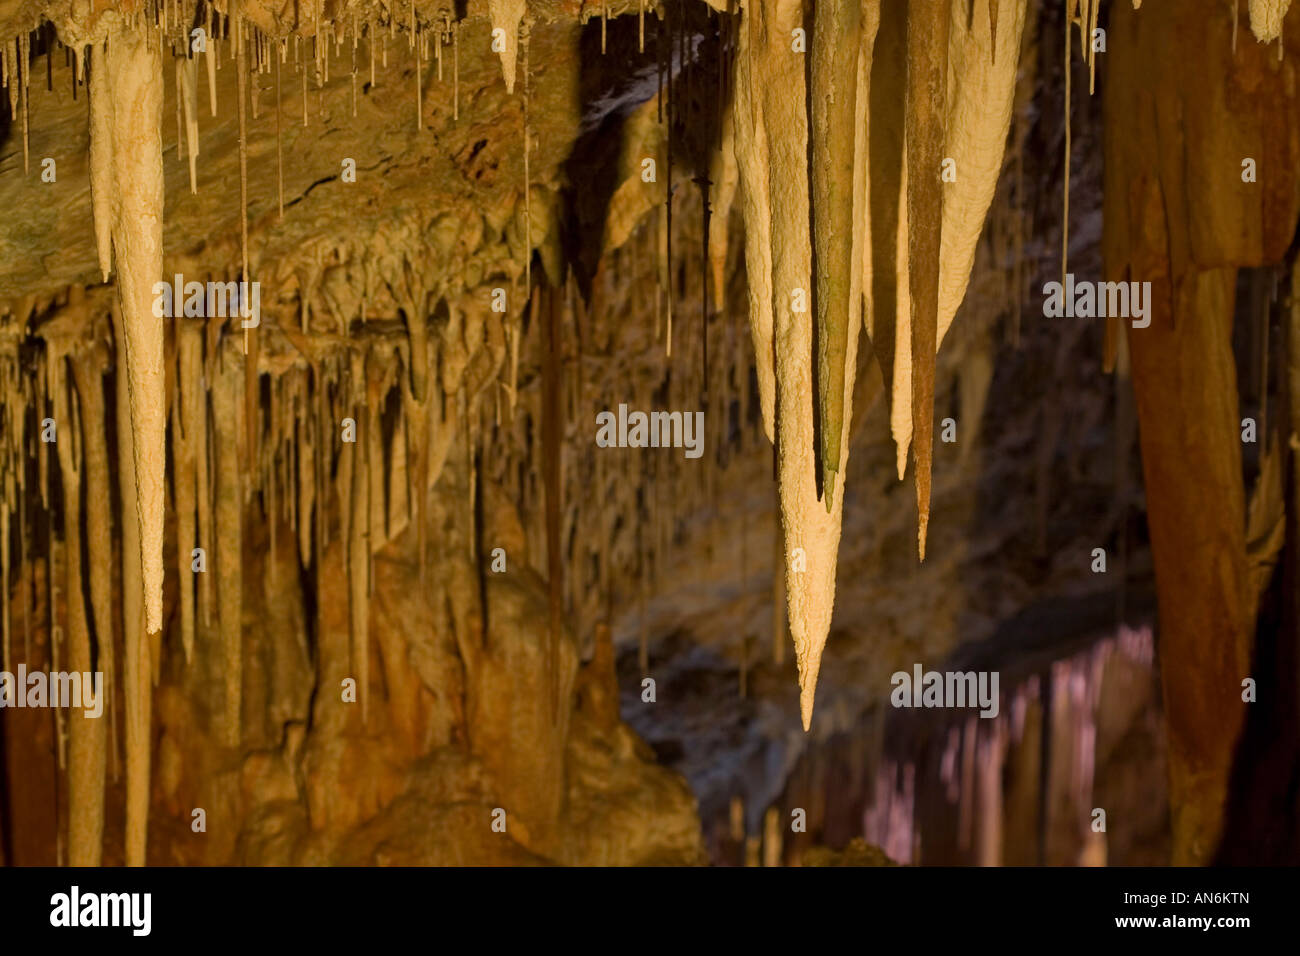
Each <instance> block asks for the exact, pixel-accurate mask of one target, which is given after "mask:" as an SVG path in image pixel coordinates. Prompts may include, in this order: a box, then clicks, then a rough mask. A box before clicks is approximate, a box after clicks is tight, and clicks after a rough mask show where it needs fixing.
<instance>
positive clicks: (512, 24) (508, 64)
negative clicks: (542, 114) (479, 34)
mask: <svg viewBox="0 0 1300 956" xmlns="http://www.w3.org/2000/svg"><path fill="white" fill-rule="evenodd" d="M527 9H528V4H527V2H526V0H488V16H489V17H490V18H491V19H492V30H493V31H494V32H495V31H497V30H504V31H505V43H504V45H503V46H502V47H501V51H500V56H501V73H502V74H503V75H504V76H505V79H506V92H507V93H513V92H514V91H515V61H516V58H517V56H518V52H519V49H518V46H517V44H518V42H519V22H520V21H521V20H522V19H523V18H524V13H525V12H527Z"/></svg>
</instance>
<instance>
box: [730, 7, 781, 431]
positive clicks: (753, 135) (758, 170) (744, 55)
mask: <svg viewBox="0 0 1300 956" xmlns="http://www.w3.org/2000/svg"><path fill="white" fill-rule="evenodd" d="M760 42H762V34H761V32H760V29H759V18H758V16H757V14H756V13H751V12H748V11H747V12H746V13H745V14H744V16H743V22H742V26H741V29H740V32H739V38H738V44H737V51H736V81H735V90H736V94H735V100H734V103H733V105H732V117H733V119H732V122H733V125H734V127H735V138H736V140H735V141H736V145H735V150H736V165H737V167H738V170H739V177H740V194H741V200H742V209H743V211H744V217H745V236H746V241H745V277H746V283H745V285H746V287H747V291H748V294H749V327H750V334H751V336H752V337H753V340H754V362H755V365H756V371H757V376H758V391H759V402H760V403H761V405H762V415H763V430H764V432H766V434H767V438H768V441H775V440H776V431H775V426H774V418H773V416H774V410H775V407H776V371H775V366H774V361H773V351H772V348H773V339H772V304H773V302H774V301H775V299H774V292H773V289H772V207H771V202H770V200H769V198H768V175H769V168H770V167H769V159H768V139H767V138H768V133H767V121H766V118H765V117H764V115H763V100H762V93H761V91H762V82H763V78H762V73H761V66H758V68H757V69H756V64H755V63H754V60H755V59H756V58H757V57H759V56H761V55H763V51H762V50H761V49H755V45H756V44H757V43H760ZM787 294H788V293H787Z"/></svg>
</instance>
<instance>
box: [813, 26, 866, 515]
mask: <svg viewBox="0 0 1300 956" xmlns="http://www.w3.org/2000/svg"><path fill="white" fill-rule="evenodd" d="M861 17H862V4H861V2H860V0H825V2H822V3H820V4H818V5H817V7H816V10H815V19H814V23H813V46H812V52H811V56H812V69H811V77H810V79H811V87H812V88H811V90H810V94H809V99H810V102H811V107H812V108H811V123H810V129H809V134H810V136H809V139H810V142H809V146H810V150H811V151H810V153H809V156H810V157H812V156H816V157H820V160H819V161H818V162H815V163H810V164H809V165H810V168H811V179H812V222H813V236H812V239H813V249H814V259H813V261H814V263H815V269H816V272H815V274H814V276H813V282H814V291H815V295H814V298H813V301H814V304H815V307H816V317H815V320H816V323H817V325H816V335H815V338H814V342H815V346H814V347H815V348H816V355H815V356H814V359H815V362H816V365H817V382H816V388H817V410H818V412H819V413H820V421H819V425H820V427H819V428H815V429H814V434H815V440H816V442H817V456H818V459H819V460H820V464H821V488H822V491H823V494H824V497H825V501H826V509H827V511H829V510H831V507H832V493H833V489H834V487H835V476H836V475H837V474H838V473H839V472H840V470H841V468H840V465H841V462H840V444H841V442H840V439H841V437H842V432H843V431H844V430H845V429H846V428H847V422H846V421H845V419H846V417H847V415H848V414H849V413H851V411H852V410H851V409H846V408H845V403H844V397H845V392H844V373H845V364H846V363H847V362H856V356H854V355H851V354H848V353H847V348H848V340H849V327H850V325H854V326H856V325H857V324H858V323H859V322H860V321H861V301H862V299H861V295H860V294H859V295H856V296H855V295H853V294H852V291H851V289H850V281H851V280H850V277H851V276H852V275H853V274H854V273H855V272H856V271H857V269H856V265H857V263H856V262H855V261H854V252H855V249H854V239H855V232H857V233H858V236H857V238H858V240H859V242H860V241H861V235H860V223H859V222H857V221H855V216H854V213H855V206H854V195H855V189H854V186H855V182H854V180H855V176H854V171H855V168H856V164H855V158H856V156H855V153H856V151H857V147H858V145H859V144H858V142H857V139H858V137H857V128H858V127H857V123H856V119H857V92H858V52H859V46H860V41H859V37H860V31H861V26H862V24H861ZM849 397H850V400H851V399H852V395H851V394H850V396H849Z"/></svg>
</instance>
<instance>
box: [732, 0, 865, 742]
mask: <svg viewBox="0 0 1300 956" xmlns="http://www.w3.org/2000/svg"><path fill="white" fill-rule="evenodd" d="M802 16H803V11H802V7H801V4H800V3H799V2H798V0H775V2H767V3H763V4H757V5H754V6H753V7H752V8H750V9H747V10H746V11H745V22H744V23H743V24H742V26H741V30H742V49H741V50H740V51H739V53H738V56H737V87H736V89H737V102H736V110H737V112H736V142H737V163H738V166H739V170H740V176H741V182H742V189H743V193H744V196H745V212H746V231H747V240H748V241H747V242H746V245H747V246H749V245H750V244H751V243H753V242H754V240H755V239H758V238H760V236H761V232H760V230H761V229H762V226H763V225H764V224H767V225H768V236H767V239H768V241H769V243H770V248H771V259H770V263H771V266H770V268H771V277H772V278H771V284H770V298H769V299H768V301H767V303H766V305H764V304H763V303H761V302H760V303H755V302H753V300H752V299H751V318H753V317H754V316H755V313H757V322H751V331H756V333H757V334H755V336H754V337H755V352H756V355H757V358H758V362H759V364H760V368H761V365H762V363H763V362H764V361H765V360H766V354H770V353H768V352H767V349H768V348H771V349H772V350H773V351H774V352H775V383H774V385H775V388H774V391H775V405H776V406H777V407H776V408H775V416H774V417H775V432H776V443H777V455H778V487H779V491H780V498H781V517H782V525H783V528H784V532H785V538H784V541H785V548H784V552H783V554H782V555H781V559H782V561H783V563H784V567H785V583H786V595H787V602H788V607H789V621H790V632H791V636H792V638H793V640H794V646H795V657H796V661H797V663H798V666H799V683H800V713H801V717H802V720H803V725H804V727H805V729H807V728H808V727H810V726H811V721H812V710H813V698H814V693H815V690H816V683H817V674H818V672H819V670H820V667H821V654H822V650H823V648H824V647H825V644H826V637H827V635H828V633H829V630H830V622H831V612H832V608H833V605H834V599H835V565H836V558H837V551H838V546H839V537H840V519H841V513H842V507H843V497H842V495H841V493H840V492H841V490H842V483H843V475H844V467H843V466H846V465H847V457H848V434H849V430H848V429H844V430H842V433H841V462H842V467H841V470H840V472H839V473H837V474H836V475H835V476H834V478H833V482H834V483H833V484H832V486H831V487H829V488H828V489H827V493H828V495H829V496H830V497H831V500H832V505H831V508H830V509H829V512H828V509H827V508H826V506H825V505H824V504H823V502H822V501H820V500H819V496H818V493H817V480H816V473H815V468H816V445H815V443H814V441H813V401H814V383H813V376H812V316H811V314H810V312H809V311H808V308H809V306H808V300H809V298H810V296H809V290H810V288H811V279H812V276H811V258H812V251H811V242H810V238H809V230H808V223H809V198H808V156H807V142H808V117H807V112H806V109H805V94H804V73H803V70H804V64H803V59H802V57H799V56H792V55H791V50H790V37H791V36H792V33H793V30H794V29H795V28H797V27H801V26H802V22H803V21H802ZM746 30H748V36H747V38H745V37H744V36H743V31H746ZM746 47H747V48H746ZM742 90H744V91H745V92H742ZM764 154H765V155H764ZM754 227H757V228H754ZM756 233H759V234H758V235H756ZM750 261H752V259H751V260H750ZM758 265H759V268H758V269H757V270H755V273H756V274H757V275H759V276H761V274H762V272H763V267H764V266H765V265H766V264H765V263H764V262H763V261H762V260H761V259H759V262H758ZM751 281H753V280H752V279H751ZM760 281H761V279H760ZM751 295H752V290H751ZM763 309H765V310H766V312H767V317H766V318H765V317H764V316H763V312H762V310H763ZM769 323H770V325H771V328H772V335H773V341H772V343H771V344H770V345H767V347H765V343H763V342H762V339H763V338H764V337H765V329H764V326H765V325H767V324H769ZM860 325H861V323H860V322H856V323H853V324H852V327H851V328H850V330H849V341H848V351H847V354H849V355H855V354H856V351H857V338H858V332H859V328H860ZM855 366H856V363H854V362H849V363H847V368H846V370H845V371H846V374H845V382H844V385H845V395H846V396H847V397H848V400H849V402H851V396H852V392H853V380H854V372H855ZM760 382H761V376H760ZM765 424H766V423H765Z"/></svg>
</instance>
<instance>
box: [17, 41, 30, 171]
mask: <svg viewBox="0 0 1300 956" xmlns="http://www.w3.org/2000/svg"><path fill="white" fill-rule="evenodd" d="M31 42H32V40H31V36H30V35H29V34H28V33H27V31H26V30H24V31H23V32H22V33H20V34H19V35H18V72H19V74H20V75H21V83H22V87H21V89H20V91H19V93H20V97H21V108H22V120H23V175H24V176H25V175H27V174H28V173H29V172H31V163H30V155H29V154H30V152H31V148H30V143H29V139H30V137H29V127H30V125H31V117H30V115H29V114H30V111H31V107H30V105H29V103H30V101H29V99H28V95H27V87H28V85H29V82H28V81H29V79H30V77H29V76H28V74H29V73H30V72H31V54H32V51H31Z"/></svg>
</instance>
